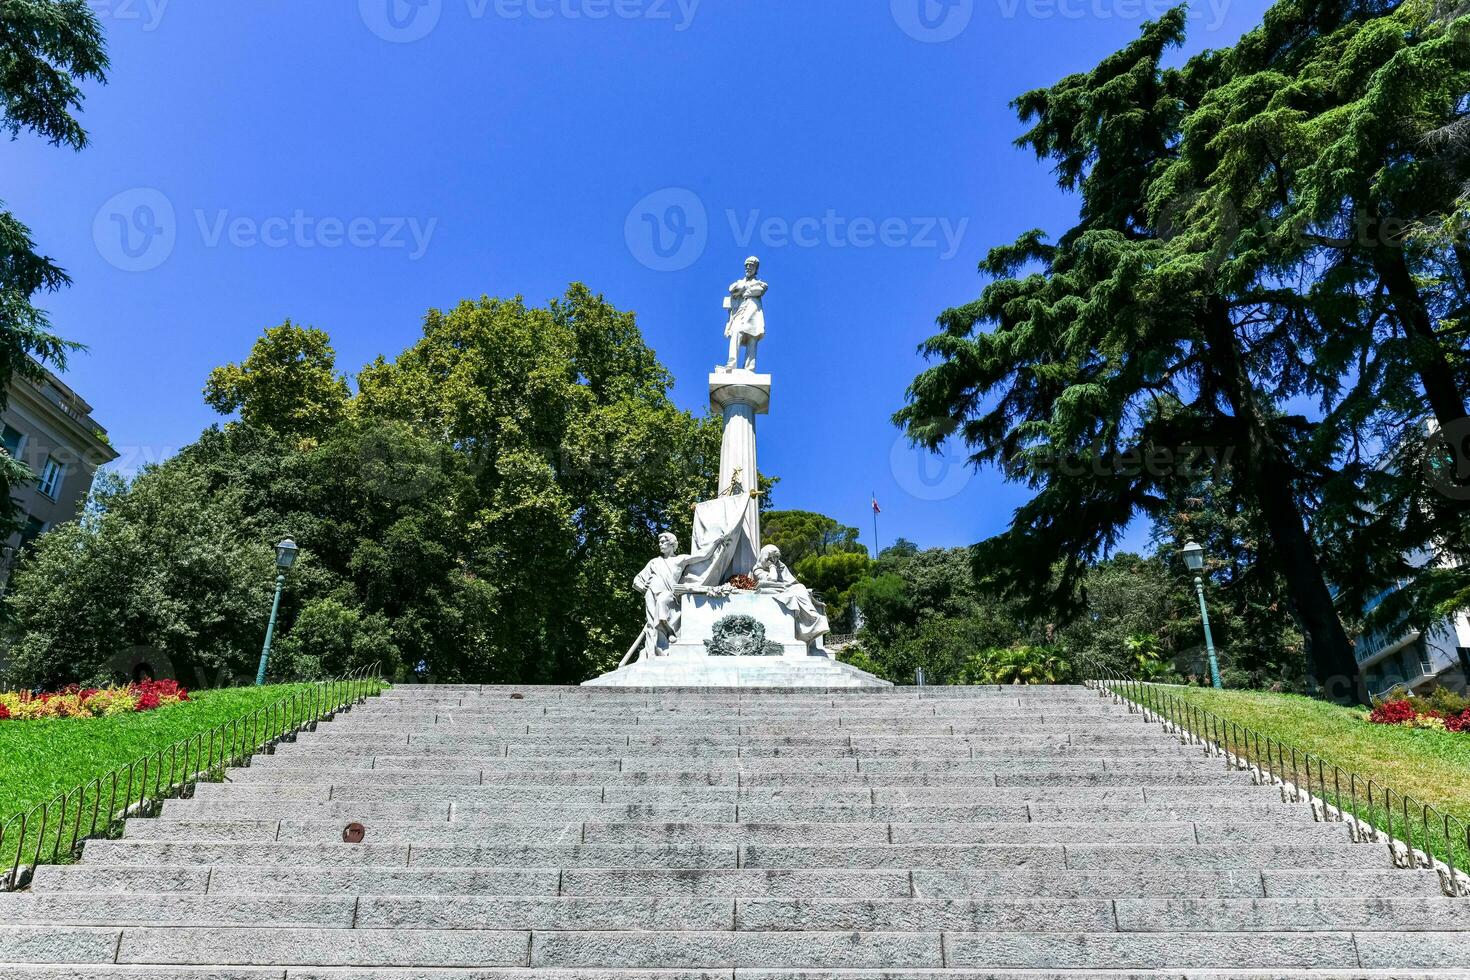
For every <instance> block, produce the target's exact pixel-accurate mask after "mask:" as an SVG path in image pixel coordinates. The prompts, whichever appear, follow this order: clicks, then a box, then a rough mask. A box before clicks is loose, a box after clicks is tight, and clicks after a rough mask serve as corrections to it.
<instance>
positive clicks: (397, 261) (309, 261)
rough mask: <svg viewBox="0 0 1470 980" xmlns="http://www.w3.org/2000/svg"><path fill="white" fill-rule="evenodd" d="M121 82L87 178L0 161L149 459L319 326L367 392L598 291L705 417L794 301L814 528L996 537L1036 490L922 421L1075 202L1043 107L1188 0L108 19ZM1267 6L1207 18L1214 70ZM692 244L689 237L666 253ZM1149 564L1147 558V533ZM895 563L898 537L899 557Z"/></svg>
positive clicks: (767, 1)
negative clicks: (934, 335)
mask: <svg viewBox="0 0 1470 980" xmlns="http://www.w3.org/2000/svg"><path fill="white" fill-rule="evenodd" d="M94 6H95V7H96V9H98V10H99V12H100V13H101V14H102V17H103V21H104V23H105V25H106V27H107V31H108V38H109V47H110V51H111V55H112V59H113V69H112V74H111V80H110V84H109V85H107V86H105V87H98V88H93V89H90V90H89V96H88V101H87V107H86V112H85V116H84V121H85V124H86V125H87V127H88V128H89V130H90V132H91V135H92V139H93V144H92V145H91V146H90V147H89V148H88V149H86V150H84V151H83V152H81V153H80V154H74V153H72V152H70V151H66V150H58V149H54V148H51V147H47V146H45V145H44V144H42V143H40V142H39V141H37V140H35V139H34V138H29V137H23V138H22V139H21V140H20V141H19V142H16V143H11V144H8V145H0V154H3V164H0V168H3V173H4V174H5V178H4V181H3V186H0V197H3V198H4V199H6V201H7V202H8V204H9V205H10V206H11V207H12V208H13V209H14V210H16V211H17V212H19V214H20V216H21V218H22V219H23V220H25V221H27V222H28V223H29V224H30V225H31V226H32V228H33V230H34V231H35V233H36V236H37V238H38V240H39V243H40V246H41V248H42V250H43V251H45V252H46V253H48V254H50V255H52V256H54V257H55V258H56V259H57V260H58V261H60V262H61V263H62V264H63V265H64V266H65V267H66V268H67V269H68V270H69V271H70V272H71V273H72V275H73V276H74V278H75V280H76V282H75V285H74V286H73V287H72V288H71V289H69V290H67V291H65V292H63V293H61V294H59V295H57V296H54V297H50V298H48V299H47V300H46V301H45V303H46V306H47V307H48V309H49V310H50V311H51V313H52V316H53V320H54V322H55V324H56V326H57V328H58V329H59V331H60V332H61V333H62V334H63V335H65V336H67V337H70V338H74V339H76V340H79V341H81V342H83V343H85V344H86V345H87V346H88V348H89V351H88V353H86V354H83V355H81V356H78V357H77V358H76V359H75V361H74V362H73V364H72V367H71V371H70V373H69V375H68V380H69V381H70V382H71V383H72V384H73V385H74V386H75V387H76V388H77V390H78V391H80V392H81V393H82V394H83V395H84V396H85V397H86V398H87V399H89V400H90V401H91V402H92V403H93V405H94V406H95V407H96V415H97V418H98V419H99V421H100V422H101V423H102V424H103V425H105V426H106V427H107V428H108V429H109V430H110V432H111V434H112V438H113V441H114V444H115V445H117V446H118V447H119V448H120V449H122V450H123V451H124V458H123V460H122V465H124V466H127V467H130V468H136V466H138V465H139V464H140V463H141V462H144V461H147V460H150V459H157V458H160V457H162V456H165V455H167V454H169V453H170V452H172V451H174V450H176V449H177V448H178V447H180V446H182V445H184V444H186V443H188V442H190V441H192V440H193V439H194V438H195V437H196V436H197V434H198V432H199V430H200V429H201V428H203V427H204V426H206V425H208V424H210V423H211V422H213V421H216V420H217V417H216V416H214V415H213V414H212V413H211V412H210V411H209V410H208V409H207V408H206V407H205V406H204V404H203V402H202V400H201V398H200V389H201V386H202V384H203V381H204V377H205V375H206V374H207V373H208V371H209V370H210V368H212V367H214V366H215V365H217V364H221V363H224V362H226V361H231V360H238V359H240V358H241V357H242V356H244V354H245V353H246V352H247V351H248V349H249V347H250V344H251V342H252V340H253V339H254V338H255V336H256V335H257V334H258V333H259V332H260V330H261V329H262V328H264V327H267V326H271V325H274V324H277V323H279V322H281V321H282V320H284V319H285V318H287V317H290V318H292V319H293V320H296V321H297V322H300V323H307V324H312V325H315V326H318V327H321V328H323V329H325V330H327V331H328V332H329V333H330V334H331V336H332V338H333V340H334V342H335V345H336V348H337V352H338V357H339V363H340V365H341V367H342V368H343V369H344V370H346V371H347V372H348V373H349V374H355V373H356V371H357V369H358V368H359V367H360V366H361V365H362V364H363V363H365V362H367V361H369V360H370V359H372V358H373V357H375V356H376V355H378V354H380V353H381V354H386V355H388V356H390V357H391V356H393V355H395V354H396V353H397V352H399V351H400V350H402V349H403V348H404V347H406V346H408V345H409V344H411V343H413V341H414V340H415V338H416V337H417V336H418V334H419V327H420V321H421V318H422V316H423V313H424V311H425V310H426V309H428V308H430V307H443V306H449V305H452V304H453V303H455V302H456V301H457V300H459V299H461V298H464V297H475V296H479V295H481V294H487V293H488V294H491V295H512V294H516V293H520V294H523V295H524V296H525V297H526V298H527V300H528V301H531V302H533V303H538V304H539V303H543V302H545V301H546V300H547V299H548V298H550V297H553V296H556V295H558V294H560V293H561V291H562V290H563V289H564V288H565V286H566V284H567V283H568V282H569V281H572V280H581V281H584V282H586V283H587V284H589V285H590V286H591V287H592V288H594V289H596V290H599V291H601V292H604V293H606V294H607V296H608V297H609V299H610V300H611V301H612V302H614V303H615V304H617V305H618V306H620V307H623V308H626V309H632V310H636V311H637V312H638V314H639V322H640V324H641V325H642V328H643V331H644V334H645V335H646V337H647V338H648V340H649V342H650V343H651V344H652V345H653V346H654V347H655V349H656V350H657V351H658V353H659V355H660V357H661V358H662V359H663V361H664V362H665V363H666V364H667V365H669V367H670V368H671V369H672V370H673V372H674V374H675V376H676V377H677V379H678V383H677V386H676V388H675V391H674V397H675V399H676V400H677V401H678V403H679V404H680V405H682V406H684V407H687V408H690V409H694V410H697V411H702V410H703V409H704V407H705V405H706V404H707V397H706V392H705V375H706V374H707V372H708V370H709V369H710V367H711V366H712V365H713V364H714V363H715V362H716V361H717V360H719V359H722V357H723V352H724V340H723V338H722V337H721V336H720V332H721V329H722V325H723V316H724V315H723V313H722V311H721V309H720V302H721V299H722V297H723V295H724V291H725V287H726V286H727V285H728V284H729V282H730V281H731V280H733V279H735V278H737V277H738V276H739V275H740V273H741V262H742V260H743V259H744V258H745V256H746V255H747V254H749V253H751V252H754V253H757V254H759V255H760V256H761V258H762V259H763V260H764V266H763V268H762V270H761V271H762V278H764V279H766V280H767V281H769V282H770V283H771V292H770V295H769V296H768V302H767V318H768V324H769V331H770V332H769V335H768V337H767V341H766V343H765V344H764V345H763V347H762V351H761V361H762V364H761V368H762V370H764V371H769V372H770V373H771V374H772V375H773V376H774V388H773V397H772V413H771V415H770V416H769V417H768V418H767V419H765V420H763V422H762V427H761V430H760V438H761V442H760V453H761V463H762V469H763V470H765V471H767V472H770V473H774V474H777V475H779V476H780V477H781V478H782V482H781V485H780V487H779V490H778V495H777V498H776V504H777V506H780V507H783V508H807V509H813V510H820V511H823V512H825V513H828V514H831V515H832V516H834V517H837V518H839V519H841V520H843V521H845V522H848V523H851V524H855V525H857V526H858V527H860V528H862V529H863V536H864V539H865V540H867V539H868V538H869V536H870V534H871V528H872V523H871V520H870V511H869V508H868V497H869V493H870V492H876V494H877V496H878V500H879V502H880V503H881V505H882V507H883V515H882V517H881V519H880V521H881V524H880V534H881V537H882V540H883V543H885V544H887V543H891V541H892V539H893V538H894V537H895V536H897V535H904V536H906V537H909V538H911V539H914V540H916V541H918V542H919V543H920V544H923V545H958V544H969V543H971V542H973V541H975V540H978V539H979V538H982V537H985V536H987V535H989V534H992V533H994V532H996V531H997V530H999V529H1001V528H1002V527H1003V526H1004V525H1005V524H1006V522H1007V520H1008V517H1009V514H1010V511H1011V510H1012V508H1014V507H1015V506H1016V505H1017V504H1018V503H1019V502H1020V501H1021V500H1022V499H1023V498H1024V491H1023V490H1022V489H1021V488H1016V487H1011V486H1007V485H1005V484H1004V483H1003V482H1002V481H1001V480H1000V478H999V477H998V475H997V474H996V473H994V472H993V471H984V472H980V473H973V472H970V471H968V470H966V469H964V468H961V467H959V466H957V465H956V462H955V460H956V459H958V457H955V459H951V460H949V461H946V460H942V459H939V460H935V459H926V458H924V457H923V456H921V455H920V454H917V453H915V452H913V451H912V450H909V449H908V448H907V447H906V444H905V443H904V442H903V440H902V439H901V438H900V436H899V434H898V433H897V432H896V430H894V429H893V427H892V426H891V425H890V423H889V416H890V415H891V414H892V413H893V411H894V410H896V409H897V408H899V407H900V406H901V405H902V404H903V392H904V388H905V386H906V385H907V384H908V382H909V381H910V380H911V379H912V378H913V376H914V375H915V373H916V372H917V371H918V370H920V368H921V367H922V361H921V360H920V358H919V357H918V355H917V354H916V353H915V348H916V346H917V344H918V343H919V342H920V341H922V340H923V339H924V338H925V337H926V336H928V335H929V334H930V333H931V332H932V329H933V323H934V318H935V316H936V315H937V314H938V313H939V311H940V310H941V309H943V308H945V307H947V306H951V305H954V304H957V303H961V302H965V301H967V300H969V299H971V298H973V297H974V296H975V295H976V294H977V292H978V290H979V289H980V287H981V285H982V281H981V279H980V277H979V276H978V275H977V273H976V271H975V266H976V262H977V261H978V259H979V257H980V256H981V255H982V254H983V252H984V250H985V249H986V248H987V247H988V246H989V245H991V244H993V243H996V242H1000V241H1008V240H1010V239H1011V238H1013V237H1014V236H1015V235H1016V234H1017V233H1018V232H1020V231H1022V230H1024V229H1027V228H1031V227H1034V226H1040V227H1044V228H1050V229H1054V230H1055V229H1060V228H1062V227H1065V223H1066V222H1067V220H1068V218H1069V217H1070V215H1071V214H1072V213H1073V211H1074V210H1075V202H1074V201H1073V200H1071V199H1069V198H1067V197H1065V196H1063V195H1062V194H1061V193H1060V192H1059V191H1058V190H1057V189H1056V187H1055V183H1054V181H1053V178H1052V177H1051V175H1050V174H1049V173H1048V171H1047V170H1046V169H1045V168H1044V167H1042V166H1039V165H1038V164H1037V162H1036V161H1035V160H1034V158H1033V157H1032V156H1031V155H1030V154H1028V153H1025V152H1022V151H1018V150H1016V149H1014V148H1013V147H1012V146H1011V141H1012V140H1013V139H1014V137H1015V136H1016V135H1017V134H1018V132H1019V131H1020V126H1019V124H1018V123H1017V121H1016V120H1015V118H1014V116H1013V114H1012V113H1011V111H1010V110H1009V109H1008V108H1007V103H1008V101H1009V100H1010V99H1011V98H1012V97H1014V96H1015V95H1016V94H1018V93H1020V92H1022V91H1024V90H1026V89H1030V88H1033V87H1037V86H1042V85H1046V84H1049V83H1051V82H1053V81H1055V80H1056V79H1058V78H1059V77H1061V76H1063V75H1065V74H1067V73H1069V72H1074V71H1083V70H1087V69H1088V68H1090V67H1091V66H1092V65H1093V64H1094V63H1095V62H1096V61H1097V60H1098V59H1099V58H1101V57H1103V56H1104V55H1106V54H1107V53H1109V52H1111V51H1113V50H1114V49H1116V48H1117V47H1118V46H1119V45H1120V44H1122V43H1125V42H1126V41H1127V40H1128V39H1130V38H1131V37H1133V36H1135V35H1136V33H1137V31H1138V28H1139V25H1140V23H1141V22H1142V20H1143V19H1144V17H1145V16H1147V15H1148V13H1149V12H1150V11H1154V12H1155V13H1156V12H1157V11H1158V10H1161V9H1163V8H1162V5H1156V4H1153V0H944V2H941V0H697V2H696V0H335V2H332V3H319V2H316V3H304V2H301V0H209V2H187V3H186V2H183V0H96V3H95V4H94ZM1264 7H1265V4H1264V3H1263V2H1261V0H1213V3H1207V2H1201V3H1199V4H1198V5H1197V6H1196V8H1195V9H1194V11H1193V14H1194V19H1193V21H1192V24H1193V26H1192V38H1191V43H1190V46H1189V49H1188V50H1190V51H1193V50H1197V49H1199V48H1203V47H1209V46H1216V45H1220V44H1227V43H1229V42H1230V41H1232V40H1233V39H1234V38H1235V37H1237V36H1238V35H1239V33H1240V32H1241V31H1242V30H1244V29H1247V28H1248V27H1249V26H1250V25H1251V24H1253V23H1254V22H1255V21H1257V20H1258V19H1259V17H1260V14H1261V12H1262V10H1263V9H1264ZM655 228H657V229H658V238H657V239H655V238H654V237H653V232H654V229H655ZM1134 537H1135V538H1136V539H1137V541H1138V542H1141V541H1142V540H1143V535H1142V533H1141V529H1140V533H1138V534H1136V535H1134ZM870 543H871V542H870Z"/></svg>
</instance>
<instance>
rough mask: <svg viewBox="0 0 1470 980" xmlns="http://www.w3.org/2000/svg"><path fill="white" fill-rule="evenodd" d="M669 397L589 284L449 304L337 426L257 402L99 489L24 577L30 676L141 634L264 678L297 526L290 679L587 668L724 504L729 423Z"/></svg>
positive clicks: (263, 348)
mask: <svg viewBox="0 0 1470 980" xmlns="http://www.w3.org/2000/svg"><path fill="white" fill-rule="evenodd" d="M283 337H285V339H286V340H287V341H290V343H288V344H286V345H285V346H286V348H287V349H290V348H291V346H292V345H294V344H296V343H297V342H298V341H300V340H302V339H303V338H305V334H304V333H303V332H300V331H296V330H294V328H293V330H292V331H288V332H286V333H285V334H283V333H281V332H280V329H279V328H278V330H277V331H276V332H269V331H268V332H267V335H266V336H265V337H264V338H262V339H261V341H259V343H258V344H257V349H256V352H255V353H253V354H252V357H253V358H255V360H254V364H255V365H256V366H258V365H260V364H267V365H277V364H281V363H288V364H289V363H292V362H291V361H290V359H287V360H286V361H277V360H272V358H271V357H270V356H269V355H271V354H273V353H275V352H277V351H279V350H281V349H282V338H283ZM305 339H310V340H311V347H312V349H313V350H315V351H317V352H318V355H319V356H316V357H315V359H314V364H315V369H314V370H313V371H312V372H311V373H312V376H314V377H316V378H317V379H319V380H321V381H322V382H323V384H322V385H321V386H320V388H319V390H321V391H326V392H333V391H335V390H337V389H336V384H335V373H334V371H333V370H332V366H331V364H330V360H329V353H330V348H329V346H328V345H327V343H326V338H325V336H324V335H323V336H320V337H319V338H318V337H310V338H305ZM256 354H261V355H262V356H260V357H256V356H255V355H256ZM245 363H246V365H250V364H251V359H250V358H247V360H246V362H245ZM245 374H247V375H249V379H250V381H251V382H252V383H253V382H255V381H261V380H263V379H266V378H276V375H275V374H274V373H273V371H272V370H265V369H262V370H258V371H257V370H251V371H248V372H245ZM277 380H278V379H277ZM669 385H670V379H669V376H668V373H667V371H665V370H664V368H663V367H662V366H661V365H659V363H658V361H657V360H656V359H655V358H654V356H653V354H652V352H651V351H649V350H648V348H647V347H646V346H645V345H644V344H643V342H642V339H641V337H640V335H639V333H638V330H637V326H636V323H635V321H634V320H633V318H632V315H631V314H626V313H622V312H620V311H617V310H615V309H613V308H612V307H611V306H609V305H608V304H607V303H606V302H605V301H604V300H602V299H601V298H600V297H597V296H594V295H592V294H591V293H590V292H589V291H587V290H586V289H585V288H583V287H581V286H573V287H572V288H571V289H570V290H569V291H568V293H567V295H566V297H565V298H564V299H563V300H560V301H558V302H556V303H553V304H551V305H550V306H549V307H547V308H542V309H531V308H528V307H526V306H525V305H524V304H523V303H521V302H520V301H519V300H490V299H486V300H482V301H480V302H478V303H464V304H461V305H460V306H459V307H457V308H455V309H454V310H451V311H447V312H443V311H435V312H432V313H430V315H429V317H428V318H427V321H426V329H425V336H424V337H423V339H422V340H420V341H419V342H418V343H416V344H415V345H414V346H413V347H411V348H409V349H408V350H407V351H405V352H403V354H402V355H401V356H400V357H399V358H397V359H396V360H395V361H393V362H388V361H386V360H381V359H380V360H379V361H378V362H376V363H375V364H373V365H370V366H369V367H368V368H367V369H366V370H365V371H364V372H363V376H362V379H361V384H360V392H361V393H360V394H359V395H358V396H357V397H356V398H354V399H352V400H351V402H350V403H349V404H348V405H346V406H345V408H344V409H343V410H342V411H340V412H338V411H334V412H333V414H334V415H337V416H339V419H338V420H337V421H336V422H335V423H332V424H328V422H327V421H326V419H324V418H323V417H322V415H321V413H320V412H317V411H315V410H310V411H304V412H301V411H291V412H289V413H287V414H285V415H282V416H277V417H276V418H268V417H267V416H266V415H265V414H264V411H262V412H260V413H254V412H252V413H251V414H250V417H249V418H248V419H244V418H242V420H241V421H239V422H235V423H231V424H228V425H225V426H223V427H221V428H212V429H210V430H207V431H205V432H204V433H203V434H202V435H201V436H200V438H199V440H198V441H197V442H196V443H194V444H193V445H191V446H189V447H187V448H186V449H185V450H183V451H182V452H180V453H179V454H178V455H176V456H174V457H173V458H171V459H169V460H168V461H166V462H164V463H162V464H160V465H158V466H155V467H150V468H148V469H146V470H145V471H144V472H143V473H141V474H140V475H139V476H138V477H136V478H135V479H134V480H133V481H132V482H131V483H130V484H123V483H121V482H118V481H115V480H113V481H104V483H103V484H102V485H101V487H100V489H99V493H98V494H97V497H96V500H95V503H94V506H93V508H92V510H91V511H89V513H88V515H87V517H86V519H85V520H83V521H82V522H81V523H80V524H78V525H75V526H68V527H63V528H61V529H58V530H57V531H55V532H53V533H51V534H48V535H45V536H43V537H42V538H41V539H39V541H38V542H37V546H36V548H35V553H34V555H32V556H30V557H28V558H26V559H25V560H24V561H23V562H22V564H21V566H20V567H19V568H18V569H17V572H16V574H15V577H14V579H13V587H12V589H11V590H10V592H9V593H8V594H7V596H6V604H7V607H8V608H9V609H10V611H11V613H12V616H13V620H14V624H15V635H16V640H15V643H14V645H13V649H14V652H15V655H14V656H13V657H12V663H11V670H12V673H13V675H14V678H13V679H14V680H15V681H17V682H21V683H33V682H34V683H48V684H50V683H56V682H65V681H68V680H73V679H78V678H83V677H87V678H90V677H101V676H103V675H105V674H107V673H108V672H109V671H110V670H111V671H114V672H115V671H116V666H117V664H118V663H119V658H120V657H121V656H122V655H123V654H125V653H126V652H127V651H129V650H131V649H134V648H136V647H137V646H139V645H145V646H148V647H150V648H153V649H156V650H158V651H160V657H161V658H162V657H166V659H167V660H168V661H170V662H171V663H172V664H173V666H174V668H175V672H176V673H178V674H179V675H180V676H181V677H183V678H184V679H186V680H188V681H189V682H190V683H194V684H199V683H213V682H216V681H218V680H220V679H222V678H228V677H230V676H242V677H248V676H251V675H253V672H254V669H255V663H256V658H257V657H258V654H259V650H260V643H261V639H262V636H263V634H264V630H265V618H266V615H267V614H268V612H269V607H270V590H271V587H272V584H273V581H274V572H273V558H272V551H271V547H272V545H273V544H274V543H275V542H276V541H278V540H280V539H281V538H282V537H286V536H290V537H292V538H294V539H295V540H296V542H297V543H298V544H299V545H300V546H301V549H302V550H301V557H299V558H298V559H297V563H296V567H295V568H293V569H292V571H291V573H290V579H289V581H288V585H287V589H286V592H285V597H284V600H283V604H282V610H281V620H280V627H279V632H278V634H277V636H278V640H277V644H278V646H277V653H275V654H273V657H272V667H271V676H272V677H292V676H314V675H318V674H336V673H340V672H341V671H343V670H346V669H350V668H353V667H356V666H359V665H362V664H364V663H369V662H374V661H380V662H381V663H382V664H383V665H384V668H385V669H387V670H390V671H391V670H394V669H395V668H396V667H398V666H399V665H401V670H402V672H403V673H405V674H407V675H410V676H414V677H418V678H435V679H443V680H465V681H486V682H520V683H523V682H536V681H544V682H547V683H570V682H576V681H580V680H583V679H585V678H586V677H588V676H590V675H591V674H594V673H596V672H598V671H600V670H603V669H606V668H607V667H608V666H611V664H613V663H615V662H616V660H617V659H618V657H620V656H621V654H622V652H623V650H624V649H626V647H627V644H628V642H629V639H630V637H631V635H632V634H634V633H635V632H636V631H637V629H638V627H639V625H640V623H641V615H642V614H641V602H640V599H639V596H638V595H637V594H636V593H635V592H634V590H633V588H632V580H633V577H634V575H635V574H636V573H637V571H638V570H639V569H640V568H641V567H642V565H643V563H644V562H646V561H647V560H648V558H649V557H650V556H652V555H654V554H656V553H657V537H656V536H657V533H658V532H659V531H661V530H663V529H665V528H672V529H674V530H675V531H677V532H678V533H680V534H681V535H684V536H685V537H686V540H687V534H688V529H689V524H690V521H691V513H692V505H693V503H694V502H695V501H697V500H701V499H707V498H708V497H709V496H710V495H712V494H713V492H714V482H715V474H716V473H717V471H718V465H717V460H718V453H719V441H720V432H719V422H718V420H717V419H708V418H694V417H692V416H690V415H689V414H688V413H684V412H680V411H678V410H677V409H676V408H675V407H674V406H673V405H672V403H671V402H670V401H669V399H668V388H669ZM265 390H266V386H262V385H257V386H255V387H253V388H252V389H251V392H252V393H253V394H258V393H260V392H262V391H265ZM253 394H248V395H247V399H246V402H245V404H247V405H248V403H249V397H253ZM318 404H320V402H318ZM262 405H263V408H264V407H266V406H265V405H264V403H262ZM303 420H305V423H303ZM304 428H309V429H312V430H315V431H314V432H313V433H312V434H311V435H309V436H308V435H307V434H306V433H305V432H304V431H303V429H304ZM650 447H653V448H650Z"/></svg>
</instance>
